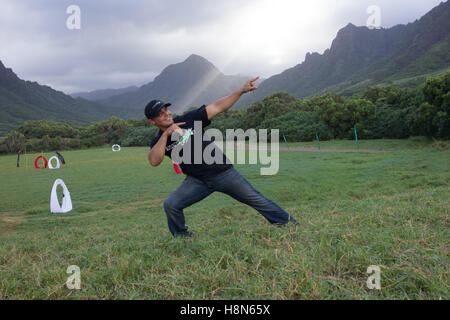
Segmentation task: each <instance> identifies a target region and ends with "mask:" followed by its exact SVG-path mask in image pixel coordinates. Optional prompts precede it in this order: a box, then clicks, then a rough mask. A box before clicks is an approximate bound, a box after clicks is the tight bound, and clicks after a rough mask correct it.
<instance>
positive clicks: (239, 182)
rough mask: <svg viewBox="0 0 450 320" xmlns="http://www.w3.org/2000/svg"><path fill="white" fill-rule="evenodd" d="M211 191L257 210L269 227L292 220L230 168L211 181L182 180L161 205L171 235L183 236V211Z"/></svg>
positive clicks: (292, 219)
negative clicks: (269, 224)
mask: <svg viewBox="0 0 450 320" xmlns="http://www.w3.org/2000/svg"><path fill="white" fill-rule="evenodd" d="M214 191H219V192H222V193H225V194H227V195H229V196H231V197H233V198H234V199H236V200H238V201H240V202H242V203H245V204H247V205H249V206H250V207H252V208H253V209H255V210H257V211H258V212H259V213H260V214H262V215H263V216H264V217H265V218H266V219H267V220H268V221H269V222H270V223H272V224H286V223H288V222H289V221H291V222H293V223H297V221H295V219H294V218H293V217H292V216H291V215H289V213H287V212H286V211H284V210H283V209H282V208H281V207H280V206H279V205H278V204H276V203H275V202H273V201H272V200H269V199H267V198H266V197H264V196H263V195H262V194H261V193H259V192H258V191H257V190H256V189H255V188H253V186H252V185H251V184H250V183H249V182H248V181H247V180H246V179H245V178H244V177H243V176H242V175H241V174H240V173H239V172H238V171H237V170H236V169H234V168H230V169H228V170H226V171H223V172H221V173H219V174H217V175H215V176H213V177H210V178H205V179H202V180H200V179H197V178H194V177H192V176H187V177H186V179H184V181H183V182H182V183H181V184H180V185H179V187H178V188H177V189H176V190H175V191H173V192H172V193H171V194H170V195H169V197H168V198H167V199H166V200H165V201H164V210H165V211H166V215H167V222H168V225H169V230H170V232H171V233H172V235H174V236H177V235H183V234H185V233H186V232H187V227H186V225H185V220H184V214H183V209H184V208H187V207H189V206H191V205H193V204H194V203H196V202H198V201H200V200H202V199H204V198H206V197H207V196H209V195H210V194H211V193H213V192H214Z"/></svg>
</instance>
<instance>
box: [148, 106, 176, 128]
mask: <svg viewBox="0 0 450 320" xmlns="http://www.w3.org/2000/svg"><path fill="white" fill-rule="evenodd" d="M148 121H149V122H150V123H151V124H154V125H156V126H157V127H160V128H161V127H162V128H168V127H170V126H171V125H172V124H173V118H172V112H170V111H169V110H168V109H167V107H163V108H162V109H161V111H160V112H159V115H157V116H156V117H154V118H153V119H149V120H148Z"/></svg>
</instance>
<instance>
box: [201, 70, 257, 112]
mask: <svg viewBox="0 0 450 320" xmlns="http://www.w3.org/2000/svg"><path fill="white" fill-rule="evenodd" d="M258 78H259V77H256V78H254V79H252V80H249V81H247V82H246V83H245V84H244V86H243V87H242V88H241V89H239V90H237V91H235V92H233V93H232V94H230V95H229V96H227V97H225V98H222V99H219V100H217V101H216V102H214V103H213V104H210V105H208V106H207V107H206V113H207V115H208V120H211V119H212V118H214V117H215V116H216V115H218V114H219V113H222V112H224V111H227V110H228V109H230V108H231V107H232V106H233V105H234V104H235V103H236V101H238V100H239V98H240V97H241V96H242V95H243V94H244V93H247V92H250V91H253V90H256V87H255V85H254V84H253V82H254V81H256V80H258Z"/></svg>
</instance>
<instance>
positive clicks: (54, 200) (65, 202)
mask: <svg viewBox="0 0 450 320" xmlns="http://www.w3.org/2000/svg"><path fill="white" fill-rule="evenodd" d="M59 185H60V186H61V187H62V189H63V199H62V205H59V201H58V196H57V195H56V187H58V186H59ZM70 210H72V199H71V198H70V192H69V190H68V189H67V187H66V185H65V183H64V181H62V180H61V179H56V181H55V183H53V188H52V193H51V194H50V211H51V212H52V213H66V212H69V211H70Z"/></svg>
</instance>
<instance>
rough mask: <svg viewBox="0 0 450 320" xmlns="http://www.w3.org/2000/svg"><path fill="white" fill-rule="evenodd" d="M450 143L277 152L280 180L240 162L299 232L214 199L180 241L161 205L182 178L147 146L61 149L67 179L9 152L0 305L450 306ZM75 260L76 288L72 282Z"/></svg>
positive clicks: (1, 210) (0, 198)
mask: <svg viewBox="0 0 450 320" xmlns="http://www.w3.org/2000/svg"><path fill="white" fill-rule="evenodd" d="M351 144H352V145H351ZM289 145H291V144H289ZM292 146H296V147H302V146H304V147H306V148H309V147H314V142H313V143H296V144H292ZM446 146H447V144H446V143H434V144H433V142H429V141H426V140H424V139H409V140H403V141H402V140H374V141H361V142H360V148H362V149H377V150H386V151H387V152H382V153H373V154H369V153H298V152H288V151H286V152H280V170H279V173H278V174H277V175H274V176H261V175H259V169H260V167H259V166H257V165H236V166H235V167H236V168H237V169H238V170H239V171H240V172H241V173H242V174H243V175H244V176H245V177H246V178H247V179H248V180H249V181H250V182H251V183H252V184H253V185H254V186H255V187H256V188H257V189H258V190H259V191H261V192H262V193H263V194H264V195H266V196H267V197H268V198H270V199H272V200H274V201H276V202H277V203H279V204H280V205H281V206H282V207H283V208H285V209H286V210H287V211H289V212H290V213H291V214H292V215H293V216H295V218H296V219H297V220H298V221H299V222H300V226H298V227H295V226H289V227H282V228H280V227H274V226H271V225H269V224H268V223H267V222H266V220H265V219H264V218H263V217H262V216H260V215H259V214H258V213H257V212H256V211H254V210H253V209H251V208H249V207H246V206H245V205H242V204H240V203H238V202H236V201H235V200H233V199H231V198H229V197H227V196H225V195H223V194H220V193H214V194H213V195H211V196H210V197H208V198H207V199H205V200H204V201H202V202H200V203H197V204H195V205H193V206H192V207H190V208H188V209H186V210H185V215H186V223H187V225H188V226H190V229H191V230H193V231H194V232H195V237H193V238H191V239H174V238H172V236H171V235H170V233H169V231H168V228H167V222H166V217H165V214H164V210H163V207H162V205H163V200H164V199H165V198H166V197H167V196H168V195H169V193H170V192H171V191H172V190H174V189H175V188H176V187H177V186H178V184H179V183H181V181H182V179H183V176H181V175H177V174H176V173H175V172H174V171H173V169H172V168H171V163H170V161H168V159H165V160H164V162H163V164H162V165H161V166H159V167H157V168H152V167H150V166H149V165H148V163H147V158H146V157H147V152H148V148H126V147H123V148H122V150H121V151H120V152H112V151H111V148H110V147H105V148H98V149H90V150H79V151H65V152H62V153H63V155H64V157H65V158H66V161H67V164H66V165H65V166H64V167H62V168H61V169H58V170H48V169H47V170H36V169H34V168H32V165H33V164H34V158H35V157H36V155H29V168H28V169H26V168H25V157H22V161H21V164H22V167H21V168H16V156H13V155H11V156H1V157H0V243H1V246H0V299H449V298H450V295H449V262H450V260H449V251H450V244H449V228H448V226H449V201H448V199H449V182H450V150H449V148H448V147H446ZM321 147H322V148H329V149H339V148H349V147H352V148H355V145H354V142H351V141H331V142H326V143H323V144H321ZM52 155H53V154H50V153H47V154H46V156H47V158H49V157H50V156H52ZM57 178H61V179H63V180H64V182H65V183H66V185H67V187H68V188H69V191H70V193H71V198H72V201H73V207H74V209H73V210H72V211H71V212H69V213H66V214H51V213H50V209H49V198H50V191H51V188H52V185H53V182H54V181H55V179H57ZM70 265H77V266H79V267H80V270H81V289H80V290H70V289H68V288H67V287H66V280H67V278H68V277H69V274H67V273H66V270H67V267H68V266H70ZM370 265H377V266H379V267H380V269H381V289H380V290H371V289H368V288H367V285H366V281H367V278H368V276H369V275H368V274H367V273H366V271H367V267H368V266H370Z"/></svg>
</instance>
